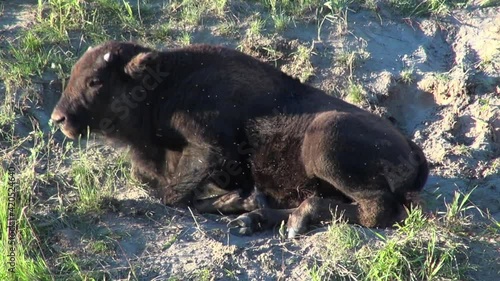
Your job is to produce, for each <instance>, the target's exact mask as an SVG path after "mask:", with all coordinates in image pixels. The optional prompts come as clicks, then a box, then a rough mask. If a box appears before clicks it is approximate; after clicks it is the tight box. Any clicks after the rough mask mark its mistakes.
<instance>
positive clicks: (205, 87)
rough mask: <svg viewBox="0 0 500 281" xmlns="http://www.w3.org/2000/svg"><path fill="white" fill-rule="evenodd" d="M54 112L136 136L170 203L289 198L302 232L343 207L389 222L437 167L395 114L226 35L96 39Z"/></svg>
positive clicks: (277, 202) (219, 206) (255, 205)
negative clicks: (229, 45)
mask: <svg viewBox="0 0 500 281" xmlns="http://www.w3.org/2000/svg"><path fill="white" fill-rule="evenodd" d="M105 54H109V55H106V58H107V60H108V61H106V60H105V59H104V57H105ZM134 98H135V100H134ZM131 101H132V102H131ZM52 119H53V120H54V121H55V122H57V123H59V124H60V125H61V128H62V131H63V132H64V133H65V134H66V135H67V136H68V137H71V138H76V137H78V136H79V135H85V132H86V128H87V126H88V127H90V129H91V131H94V132H97V133H101V134H103V135H104V136H105V137H107V138H109V139H118V140H121V141H124V142H126V143H127V144H129V145H130V146H131V147H132V154H133V155H132V163H133V166H134V170H135V171H136V172H137V174H138V175H139V176H140V177H141V178H143V179H145V180H148V181H149V182H151V183H152V185H155V186H158V192H159V194H160V196H161V197H162V199H163V201H164V202H165V203H166V204H172V205H186V204H194V205H195V206H197V207H198V209H199V210H200V211H212V212H217V211H221V212H226V213H231V212H236V213H244V212H248V211H253V210H255V209H259V208H260V209H259V210H255V211H253V215H252V213H251V214H249V215H248V216H246V217H245V216H243V217H241V219H240V221H239V222H238V223H237V225H238V226H241V227H243V228H245V227H254V226H253V225H249V222H248V218H251V220H254V218H255V217H258V218H259V219H258V220H263V218H264V217H266V215H264V214H268V213H269V212H273V211H272V210H273V209H290V211H289V212H288V211H283V212H281V211H277V212H278V213H279V214H281V217H282V216H288V215H290V214H291V216H290V221H289V224H288V226H289V228H290V229H295V231H298V232H302V231H304V230H305V227H307V225H308V224H309V223H313V222H316V221H317V220H319V219H324V217H325V216H326V217H328V214H326V213H325V212H327V211H328V210H331V209H335V208H339V209H340V210H341V211H344V212H345V214H344V216H346V217H347V218H348V219H349V220H350V221H351V222H353V223H359V224H362V225H365V226H368V227H374V226H382V227H383V226H389V225H391V224H392V223H394V222H395V221H397V220H399V219H400V218H401V212H402V206H403V205H404V204H406V203H407V200H406V199H407V198H408V196H407V195H408V194H410V193H416V192H418V191H420V190H421V189H422V187H423V185H424V184H425V181H426V179H427V174H428V168H427V162H426V160H425V157H424V155H423V153H422V151H421V149H420V148H419V147H418V146H416V145H415V144H414V143H413V142H411V141H409V140H407V139H406V138H405V137H404V136H403V135H402V134H401V133H400V132H398V131H397V129H396V128H394V126H393V125H392V124H391V123H390V122H388V121H386V120H384V119H382V118H379V117H378V116H375V115H373V114H371V113H369V112H366V111H364V110H362V109H360V108H358V107H356V106H353V105H351V104H349V103H346V102H344V101H342V100H340V99H337V98H334V97H331V96H329V95H327V94H325V93H324V92H322V91H320V90H318V89H315V88H312V87H311V86H308V85H305V84H302V83H300V82H299V81H298V80H296V79H293V78H291V77H289V76H287V75H286V74H284V73H282V72H281V71H279V70H277V69H275V68H274V67H271V66H269V65H267V64H265V63H263V62H260V61H258V60H256V59H254V58H252V57H250V56H247V55H245V54H242V53H240V52H237V51H234V50H229V49H226V48H223V47H215V46H207V45H196V46H190V47H186V48H183V49H175V50H169V51H164V52H158V51H154V50H151V49H148V48H145V47H142V46H139V45H137V44H133V43H118V42H108V43H105V44H103V45H100V46H98V47H95V48H93V49H91V50H89V51H87V52H86V53H85V54H84V55H83V56H82V58H81V59H80V60H79V61H78V62H77V63H76V65H75V66H74V68H73V71H72V74H71V78H70V81H69V84H68V86H67V88H66V90H65V91H64V93H63V96H62V97H61V100H60V101H59V103H58V105H57V106H56V108H55V109H54V112H53V114H52ZM308 198H309V199H308ZM306 199H308V200H306ZM304 200H306V201H304ZM301 204H302V205H301ZM262 208H264V209H262ZM269 208H270V209H269ZM278 217H279V216H278ZM281 217H280V218H281ZM330 217H331V214H330ZM314 218H316V219H314ZM250 224H251V223H250Z"/></svg>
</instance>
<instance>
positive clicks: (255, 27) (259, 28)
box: [247, 15, 266, 37]
mask: <svg viewBox="0 0 500 281" xmlns="http://www.w3.org/2000/svg"><path fill="white" fill-rule="evenodd" d="M265 26H266V21H265V20H264V19H261V18H260V17H259V15H256V17H255V19H254V20H252V21H251V22H250V26H249V27H248V29H247V36H248V37H258V36H260V35H261V34H262V32H263V31H264V28H265Z"/></svg>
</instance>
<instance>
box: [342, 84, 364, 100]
mask: <svg viewBox="0 0 500 281" xmlns="http://www.w3.org/2000/svg"><path fill="white" fill-rule="evenodd" d="M345 97H346V99H347V100H348V101H349V102H352V103H355V104H360V103H362V102H363V100H364V99H365V94H364V90H363V86H362V85H361V84H358V83H355V82H349V85H348V86H347V89H346V93H345Z"/></svg>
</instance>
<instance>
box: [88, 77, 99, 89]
mask: <svg viewBox="0 0 500 281" xmlns="http://www.w3.org/2000/svg"><path fill="white" fill-rule="evenodd" d="M87 85H88V86H89V87H91V88H92V87H96V86H100V85H102V81H101V80H100V79H99V78H93V79H91V80H89V82H88V83H87Z"/></svg>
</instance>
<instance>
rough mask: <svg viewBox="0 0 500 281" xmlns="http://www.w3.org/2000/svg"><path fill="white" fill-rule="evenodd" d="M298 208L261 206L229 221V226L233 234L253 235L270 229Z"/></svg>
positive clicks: (286, 218) (285, 219)
mask: <svg viewBox="0 0 500 281" xmlns="http://www.w3.org/2000/svg"><path fill="white" fill-rule="evenodd" d="M295 210H296V209H295V208H294V209H269V208H261V209H257V210H255V211H252V212H249V213H246V214H243V215H241V216H239V217H237V218H236V219H234V220H232V221H231V222H229V224H228V227H229V229H230V231H231V233H233V234H237V235H251V234H253V233H254V232H256V231H260V230H265V229H270V228H272V227H274V226H276V225H279V224H280V223H281V222H283V221H287V220H288V216H290V214H292V213H293V212H294V211H295Z"/></svg>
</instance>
